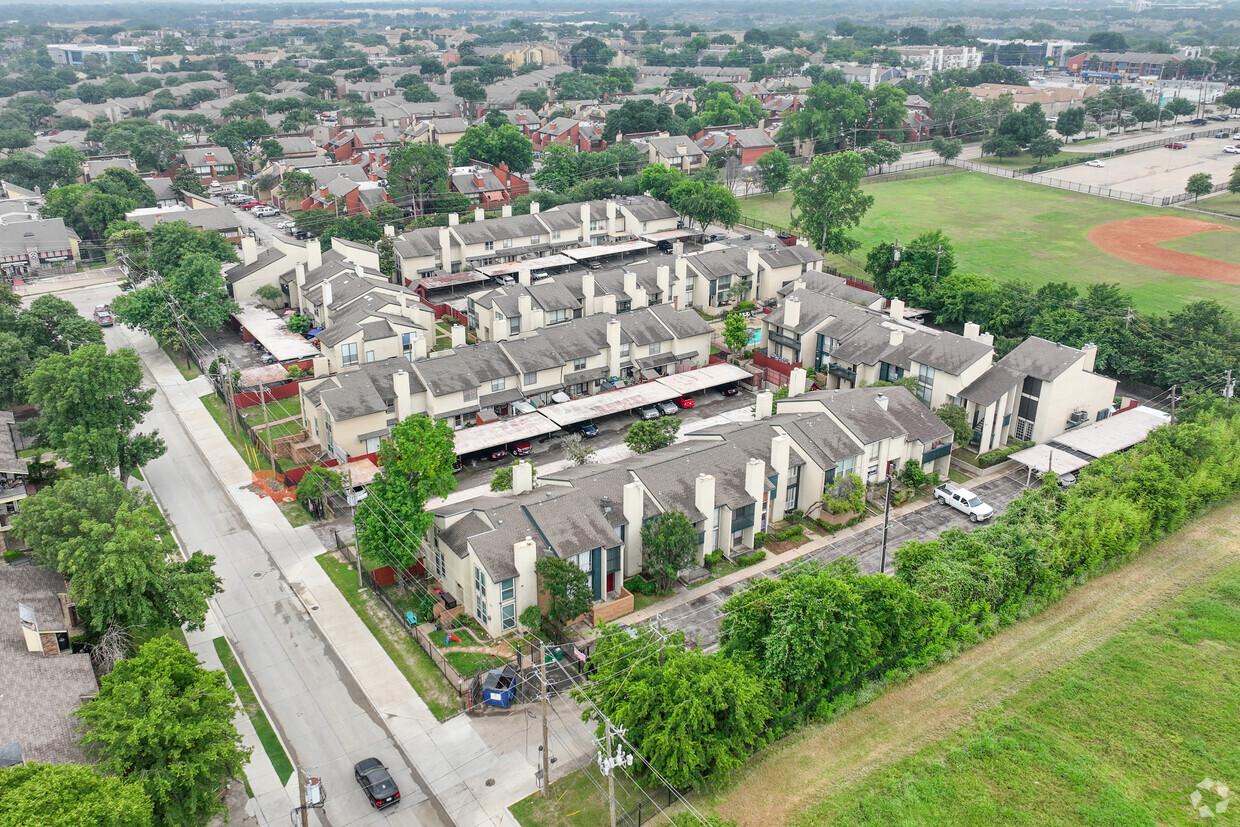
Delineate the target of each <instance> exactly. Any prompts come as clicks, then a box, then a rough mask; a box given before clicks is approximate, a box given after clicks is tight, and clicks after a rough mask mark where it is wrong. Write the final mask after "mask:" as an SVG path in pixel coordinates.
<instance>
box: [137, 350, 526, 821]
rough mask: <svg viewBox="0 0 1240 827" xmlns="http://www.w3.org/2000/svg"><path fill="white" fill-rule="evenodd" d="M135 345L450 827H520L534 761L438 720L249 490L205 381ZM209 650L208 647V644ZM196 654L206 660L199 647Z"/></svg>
mask: <svg viewBox="0 0 1240 827" xmlns="http://www.w3.org/2000/svg"><path fill="white" fill-rule="evenodd" d="M135 338H138V337H135ZM141 339H143V340H145V341H140V343H139V345H138V351H139V353H140V354H141V356H142V359H143V361H144V362H145V363H146V365H147V367H148V369H149V370H150V372H151V374H152V376H153V377H154V378H155V381H156V382H157V383H158V384H159V386H160V388H161V389H162V390H163V391H164V393H165V395H166V396H167V398H168V399H169V401H170V403H171V405H172V407H173V409H174V411H175V413H176V416H177V418H178V419H180V420H181V422H182V423H183V424H184V426H185V428H186V430H187V431H188V432H189V433H190V434H191V435H192V436H193V439H194V440H195V442H197V444H198V446H199V448H200V450H201V451H202V454H203V456H204V457H206V458H207V460H208V462H209V463H210V465H211V468H212V471H213V472H214V473H215V474H216V476H217V477H218V479H219V480H220V482H221V483H222V484H223V486H224V487H225V488H226V489H227V490H228V492H229V496H230V498H231V499H232V500H233V502H234V503H235V504H236V507H237V508H238V509H239V510H240V511H241V513H242V514H243V515H244V517H245V519H246V520H247V522H248V523H249V524H250V526H251V527H252V530H253V532H254V534H255V535H256V536H257V537H258V538H259V540H260V541H261V543H262V544H263V546H264V547H265V548H266V549H267V550H268V552H269V553H270V555H271V557H272V559H273V560H274V561H275V563H276V565H277V566H278V567H279V568H280V570H281V572H282V573H283V575H284V577H285V579H286V580H287V581H288V582H289V584H290V585H291V586H292V588H293V591H294V592H295V594H296V595H297V597H298V598H299V599H300V601H301V603H302V604H303V605H304V607H305V609H306V612H307V614H308V616H309V617H310V618H311V619H312V620H313V622H314V623H315V625H316V626H317V627H318V629H319V630H320V631H321V633H322V634H323V635H324V637H326V638H327V639H328V640H329V641H330V642H331V645H332V648H333V650H334V653H335V654H336V656H337V658H338V660H339V662H340V663H341V664H342V665H343V666H344V667H345V668H346V669H347V670H348V671H349V672H350V673H351V675H352V676H353V678H354V679H355V680H356V682H357V684H358V686H360V687H361V689H362V691H363V693H364V694H365V696H366V699H367V701H368V702H369V704H370V705H371V706H372V707H373V709H374V710H375V711H376V713H377V714H378V716H379V718H380V720H381V721H382V725H383V727H384V728H385V729H387V730H388V732H389V733H390V734H391V736H392V737H393V738H394V740H396V741H397V743H398V744H399V745H401V747H402V751H403V753H404V755H405V758H406V760H407V761H408V762H409V764H410V766H412V767H413V768H414V769H415V770H416V771H417V772H418V774H419V775H420V776H421V778H422V780H423V781H424V782H425V784H426V785H427V787H428V789H429V790H430V791H431V792H432V793H433V794H434V795H435V796H436V797H437V798H438V799H439V801H440V802H441V804H442V805H443V807H444V809H445V810H446V811H447V813H448V816H449V817H450V818H451V820H452V821H453V822H454V823H455V824H457V825H461V827H474V826H475V825H484V824H485V825H511V827H516V824H517V822H516V820H515V819H513V818H512V816H511V815H509V813H508V809H507V808H508V805H509V804H511V803H513V802H516V801H518V800H520V799H522V798H524V797H526V796H528V795H530V794H531V793H533V792H535V790H536V786H535V781H534V772H535V765H534V761H535V760H537V756H535V758H534V759H533V760H531V759H530V758H529V757H528V756H523V755H521V754H520V752H519V751H515V752H514V751H509V752H500V751H498V750H495V749H493V748H492V747H491V746H490V745H489V744H488V743H487V741H486V740H485V739H484V738H483V737H482V736H481V735H479V734H478V732H476V731H475V729H474V727H473V725H472V722H471V719H470V718H469V717H467V716H465V715H458V716H456V717H454V718H452V719H450V720H448V721H444V722H442V723H440V722H439V721H437V720H436V719H435V716H434V715H433V714H432V713H431V712H430V710H429V709H428V708H427V706H426V704H425V703H424V702H423V701H422V699H421V698H420V697H418V695H417V693H416V692H415V691H414V690H413V688H412V687H411V686H410V685H409V682H408V681H407V680H406V679H405V677H404V675H402V674H401V672H400V670H399V669H397V667H396V665H395V664H394V663H392V661H391V659H390V658H388V656H387V653H386V652H385V651H384V650H383V648H382V646H380V645H379V643H378V641H376V640H375V638H374V636H373V635H372V634H371V633H370V631H369V630H368V629H367V628H366V626H365V625H364V624H363V623H362V621H361V620H360V619H359V618H358V616H357V614H356V613H355V612H354V611H353V609H352V607H351V606H350V605H349V604H348V602H347V601H346V600H345V599H344V597H343V596H342V595H341V594H340V592H339V591H338V590H337V589H336V587H335V586H334V585H333V584H332V582H331V581H330V579H329V578H328V577H327V574H326V572H324V571H323V569H322V567H321V566H319V564H318V562H317V561H316V560H315V557H316V556H318V555H320V554H323V553H324V552H325V551H326V549H325V548H324V547H323V545H322V543H321V542H320V541H319V539H318V538H317V537H316V536H315V534H314V532H313V531H311V530H310V529H309V528H308V527H301V528H293V527H292V526H290V525H289V523H288V521H287V520H286V519H285V517H284V514H283V513H282V512H281V511H280V509H279V507H278V506H277V505H276V504H275V503H273V502H272V501H271V500H270V499H267V498H265V497H260V496H258V495H257V494H255V493H254V492H253V490H252V489H251V488H250V485H251V473H250V469H249V467H248V466H247V465H246V464H245V462H244V461H243V460H242V459H241V457H240V456H239V455H238V454H237V452H236V450H235V449H234V448H233V446H232V445H231V443H230V442H229V441H228V438H227V437H226V436H225V435H224V433H223V432H222V431H221V430H220V429H219V427H218V426H217V425H216V423H215V421H214V420H213V419H212V417H211V415H210V414H209V413H208V412H207V410H206V408H204V407H203V405H202V402H201V401H200V399H199V397H200V396H202V395H205V394H206V393H209V392H210V388H209V386H208V384H207V381H206V379H205V378H202V377H199V378H198V379H195V380H193V381H192V382H190V381H186V380H185V379H184V378H183V377H182V376H181V374H180V373H179V372H178V371H177V369H176V366H175V365H173V364H172V362H171V360H169V359H168V357H167V356H166V355H165V354H164V353H163V351H162V350H160V349H159V348H158V347H157V346H156V345H155V343H154V341H153V340H150V339H149V338H147V337H141ZM227 631H228V630H225V632H227ZM231 637H232V636H231V635H230V638H231ZM206 646H208V647H209V646H210V642H209V640H208V641H207V643H206ZM195 651H196V652H198V653H199V654H200V655H203V656H205V654H206V653H205V652H204V651H200V648H199V647H195ZM260 773H261V770H260ZM255 792H256V793H257V790H256V791H255ZM272 809H273V810H274V809H275V808H272ZM273 814H274V813H265V815H273Z"/></svg>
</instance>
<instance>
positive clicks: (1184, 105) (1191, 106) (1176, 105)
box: [1163, 98, 1197, 126]
mask: <svg viewBox="0 0 1240 827" xmlns="http://www.w3.org/2000/svg"><path fill="white" fill-rule="evenodd" d="M1163 110H1164V111H1165V112H1166V113H1167V114H1169V115H1171V116H1173V117H1174V118H1175V120H1174V122H1173V124H1172V125H1173V126H1179V125H1180V118H1182V117H1183V116H1185V115H1191V114H1193V113H1194V112H1196V111H1197V104H1195V103H1193V102H1192V101H1190V100H1189V99H1188V98H1172V99H1171V100H1169V101H1167V105H1166V106H1164V107H1163Z"/></svg>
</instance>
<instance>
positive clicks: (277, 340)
mask: <svg viewBox="0 0 1240 827" xmlns="http://www.w3.org/2000/svg"><path fill="white" fill-rule="evenodd" d="M233 318H234V319H236V320H237V323H238V324H240V325H241V329H242V332H243V333H249V334H250V335H251V336H253V337H254V338H255V339H257V340H258V341H259V342H260V343H261V344H262V346H263V347H265V348H266V349H267V352H268V353H270V354H271V355H272V356H274V357H275V360H276V361H277V362H298V361H301V360H302V359H313V358H314V357H315V356H318V355H319V349H318V348H317V347H315V346H314V345H312V344H310V343H309V342H308V341H306V340H305V339H304V338H302V337H301V336H299V335H297V334H296V333H294V332H293V331H291V330H289V329H288V325H286V324H285V323H284V320H283V319H281V318H280V317H279V316H277V315H276V314H275V313H273V312H272V311H271V310H270V309H268V308H266V307H256V306H254V305H252V304H246V305H242V306H241V310H240V311H239V312H237V313H234V314H233ZM242 338H243V339H244V338H245V337H244V335H243V336H242Z"/></svg>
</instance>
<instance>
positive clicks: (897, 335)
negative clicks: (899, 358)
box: [887, 327, 904, 347]
mask: <svg viewBox="0 0 1240 827" xmlns="http://www.w3.org/2000/svg"><path fill="white" fill-rule="evenodd" d="M903 341H904V331H903V330H901V329H900V328H898V327H893V328H891V329H890V330H889V331H887V342H888V344H890V345H891V346H892V347H895V346H896V345H898V344H900V343H901V342H903Z"/></svg>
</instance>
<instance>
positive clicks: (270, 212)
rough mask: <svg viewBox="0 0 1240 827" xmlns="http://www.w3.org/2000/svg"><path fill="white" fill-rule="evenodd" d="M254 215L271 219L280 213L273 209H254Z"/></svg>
mask: <svg viewBox="0 0 1240 827" xmlns="http://www.w3.org/2000/svg"><path fill="white" fill-rule="evenodd" d="M254 214H255V215H257V216H258V217H259V218H271V217H272V216H275V215H279V214H280V211H279V210H277V209H276V208H275V207H255V208H254Z"/></svg>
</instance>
